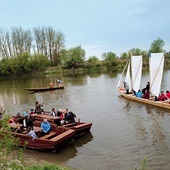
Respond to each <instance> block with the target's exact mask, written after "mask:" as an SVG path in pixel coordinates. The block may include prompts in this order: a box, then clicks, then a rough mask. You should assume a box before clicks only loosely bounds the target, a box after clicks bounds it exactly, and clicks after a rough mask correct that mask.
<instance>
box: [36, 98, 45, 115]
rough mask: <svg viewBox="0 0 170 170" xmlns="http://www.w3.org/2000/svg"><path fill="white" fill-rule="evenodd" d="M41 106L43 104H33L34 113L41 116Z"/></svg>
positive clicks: (37, 102)
mask: <svg viewBox="0 0 170 170" xmlns="http://www.w3.org/2000/svg"><path fill="white" fill-rule="evenodd" d="M42 106H43V102H39V101H36V102H35V113H37V114H42V113H43V112H44V110H43V109H42V108H41V107H42Z"/></svg>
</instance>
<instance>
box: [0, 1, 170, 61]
mask: <svg viewBox="0 0 170 170" xmlns="http://www.w3.org/2000/svg"><path fill="white" fill-rule="evenodd" d="M49 26H50V27H52V28H53V29H54V30H55V31H56V32H58V31H59V32H62V33H63V34H64V36H65V45H66V48H67V49H69V48H72V47H76V46H79V45H81V47H82V49H84V50H85V52H86V58H87V59H88V58H89V57H91V56H96V57H98V58H99V59H102V54H103V53H107V52H113V53H116V55H117V56H120V55H121V54H122V53H123V52H128V51H129V50H130V49H132V48H139V49H142V50H149V48H150V46H151V44H152V42H153V41H154V40H157V39H158V38H161V39H162V40H163V41H164V42H165V47H164V49H165V50H166V51H170V1H169V0H154V1H153V0H0V28H3V29H11V28H12V27H22V28H23V29H30V30H32V28H34V27H49Z"/></svg>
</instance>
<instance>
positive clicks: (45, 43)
mask: <svg viewBox="0 0 170 170" xmlns="http://www.w3.org/2000/svg"><path fill="white" fill-rule="evenodd" d="M164 46H165V42H164V41H163V40H162V39H160V38H158V39H157V40H154V41H153V43H152V44H151V47H150V51H144V50H141V49H139V48H133V49H131V50H129V51H128V52H124V53H122V54H121V56H120V57H117V55H116V53H114V52H107V53H103V54H102V58H103V60H102V61H100V60H99V59H98V57H97V56H90V57H89V59H88V60H87V61H86V58H85V50H84V49H82V47H81V45H78V46H76V47H72V48H70V49H66V45H65V36H64V34H63V33H62V32H60V31H58V32H57V31H55V30H54V29H53V28H52V27H34V28H33V29H32V30H30V29H27V30H24V29H23V28H22V27H19V28H17V27H13V28H11V29H10V30H5V29H2V28H1V29H0V58H1V60H0V74H10V73H14V74H18V73H21V72H23V73H29V72H32V71H34V70H41V69H45V68H46V67H48V66H62V68H69V69H70V68H71V69H76V68H78V67H85V68H93V67H98V66H106V67H107V68H115V67H121V66H122V65H124V63H125V61H126V60H127V59H128V58H129V57H130V55H131V54H133V55H143V57H144V65H147V64H148V54H149V52H165V51H164V49H163V47H164ZM165 55H166V59H167V61H169V58H170V53H168V52H165Z"/></svg>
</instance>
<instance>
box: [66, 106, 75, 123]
mask: <svg viewBox="0 0 170 170" xmlns="http://www.w3.org/2000/svg"><path fill="white" fill-rule="evenodd" d="M75 118H76V115H75V114H74V113H73V112H71V111H69V109H66V114H65V122H66V123H74V122H75Z"/></svg>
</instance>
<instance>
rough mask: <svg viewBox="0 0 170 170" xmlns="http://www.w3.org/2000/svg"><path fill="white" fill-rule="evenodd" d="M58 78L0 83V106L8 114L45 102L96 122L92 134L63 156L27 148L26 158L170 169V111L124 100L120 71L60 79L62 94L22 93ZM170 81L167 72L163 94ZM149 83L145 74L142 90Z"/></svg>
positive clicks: (114, 169) (100, 168)
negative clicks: (119, 89)
mask: <svg viewBox="0 0 170 170" xmlns="http://www.w3.org/2000/svg"><path fill="white" fill-rule="evenodd" d="M58 77H59V76H57V75H46V76H37V77H20V78H8V77H6V78H1V79H0V105H1V106H2V107H3V109H4V110H5V112H6V113H7V114H10V115H15V114H16V113H18V112H23V111H24V110H26V109H31V108H34V103H35V101H36V100H39V101H43V102H44V106H43V109H44V110H51V108H52V107H55V108H56V109H59V108H63V109H64V108H69V109H70V110H72V111H73V112H74V113H75V114H76V115H77V117H78V118H80V119H81V121H87V122H93V126H92V129H91V132H90V133H88V134H87V135H86V136H84V137H82V138H80V139H78V140H77V141H75V142H74V143H73V144H72V145H70V146H69V147H67V148H65V149H64V150H62V151H61V152H60V153H55V154H52V153H44V152H37V151H33V150H26V154H28V155H31V156H35V158H38V159H40V160H45V161H49V162H51V163H63V164H65V165H67V166H70V167H72V168H74V169H78V170H92V169H96V170H131V169H133V168H138V169H140V168H141V167H142V161H143V160H144V159H146V168H147V169H149V170H169V169H170V111H168V110H162V109H159V108H156V107H151V106H149V105H144V104H140V103H136V102H133V101H130V100H127V99H124V98H122V97H121V96H120V95H119V93H118V91H117V89H116V87H117V83H118V79H119V77H120V73H117V72H115V73H114V72H110V73H93V74H81V75H67V76H62V80H63V82H64V85H65V89H64V90H56V91H53V92H49V91H47V92H42V93H29V92H28V91H26V90H24V88H27V87H46V86H49V83H50V82H53V83H54V84H56V79H57V78H58ZM60 77H61V75H60ZM169 77H170V71H169V70H167V71H166V72H165V74H164V78H163V83H162V90H167V89H168V88H169V89H170V82H169ZM147 81H148V74H145V75H144V76H143V78H142V82H143V84H142V87H145V85H146V83H147ZM142 87H141V88H142Z"/></svg>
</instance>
